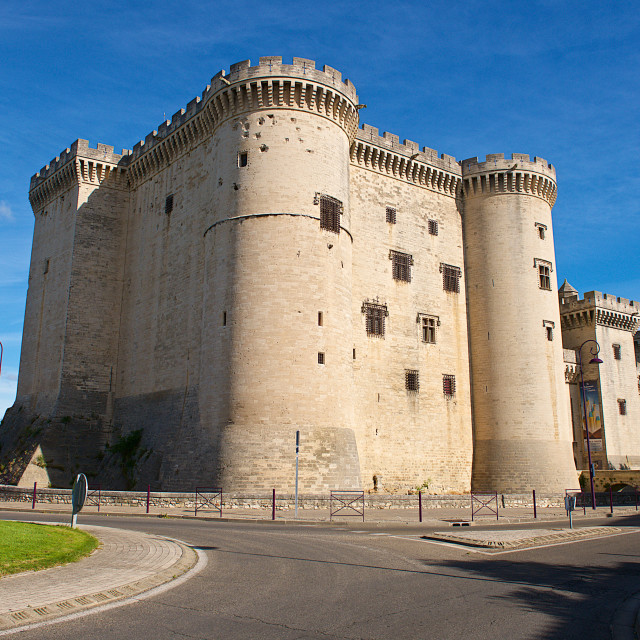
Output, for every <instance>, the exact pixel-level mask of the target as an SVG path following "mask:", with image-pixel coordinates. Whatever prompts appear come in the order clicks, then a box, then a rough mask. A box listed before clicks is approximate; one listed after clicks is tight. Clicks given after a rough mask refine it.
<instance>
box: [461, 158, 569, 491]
mask: <svg viewBox="0 0 640 640" xmlns="http://www.w3.org/2000/svg"><path fill="white" fill-rule="evenodd" d="M460 164H461V166H462V176H463V209H464V213H463V233H464V249H465V270H466V277H467V297H468V318H469V321H468V322H469V344H470V364H471V378H472V408H473V423H474V455H473V472H472V487H473V489H474V490H478V491H482V490H492V491H499V492H520V491H529V490H531V489H536V490H538V491H540V492H547V491H562V490H563V489H567V488H572V487H575V486H576V483H577V477H576V470H575V466H574V462H573V454H572V441H573V436H572V429H571V420H570V410H569V400H568V392H567V389H566V384H565V379H564V364H563V351H562V337H561V334H560V314H559V309H558V293H557V282H556V263H555V252H554V245H553V231H552V224H551V208H552V207H553V204H554V202H555V199H556V193H557V186H556V179H555V169H554V168H553V167H552V166H551V165H549V164H547V162H545V161H544V160H542V159H541V158H534V159H533V161H530V159H529V156H528V155H524V154H513V156H512V158H511V159H508V158H504V155H503V154H495V155H488V156H487V159H486V162H478V160H477V158H472V159H470V160H464V161H463V162H461V163H460Z"/></svg>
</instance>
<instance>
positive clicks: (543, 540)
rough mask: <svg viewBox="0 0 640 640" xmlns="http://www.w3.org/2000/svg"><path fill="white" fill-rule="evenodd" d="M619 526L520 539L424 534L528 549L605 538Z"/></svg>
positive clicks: (474, 544)
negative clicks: (488, 538)
mask: <svg viewBox="0 0 640 640" xmlns="http://www.w3.org/2000/svg"><path fill="white" fill-rule="evenodd" d="M622 532H623V531H622V529H620V528H619V527H584V528H581V529H569V530H564V531H558V532H556V533H551V534H546V535H542V536H535V535H534V536H532V537H530V538H522V539H520V540H478V539H473V538H465V537H462V536H457V535H455V534H448V533H440V532H436V533H432V534H429V535H426V536H422V539H424V540H438V541H442V542H451V543H453V544H459V545H462V546H465V547H481V548H483V549H493V550H506V549H528V548H531V547H539V546H543V545H547V544H554V543H558V542H571V541H573V540H580V539H585V538H587V539H588V538H604V537H606V536H610V535H615V534H618V533H622Z"/></svg>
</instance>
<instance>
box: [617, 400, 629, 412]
mask: <svg viewBox="0 0 640 640" xmlns="http://www.w3.org/2000/svg"><path fill="white" fill-rule="evenodd" d="M618 412H619V413H620V415H621V416H626V415H627V401H626V400H622V399H619V400H618Z"/></svg>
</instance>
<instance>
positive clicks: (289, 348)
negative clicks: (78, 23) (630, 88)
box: [0, 57, 575, 492]
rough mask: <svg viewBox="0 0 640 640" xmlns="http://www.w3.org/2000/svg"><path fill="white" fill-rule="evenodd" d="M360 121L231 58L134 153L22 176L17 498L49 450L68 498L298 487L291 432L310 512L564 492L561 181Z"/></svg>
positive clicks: (337, 96)
mask: <svg viewBox="0 0 640 640" xmlns="http://www.w3.org/2000/svg"><path fill="white" fill-rule="evenodd" d="M359 107H360V105H359V102H358V97H357V95H356V92H355V88H354V86H353V84H352V83H351V82H349V81H348V80H347V81H343V80H342V77H341V74H340V72H338V71H336V70H335V69H332V68H330V67H327V66H325V67H324V68H323V69H322V70H319V69H316V68H315V63H314V62H313V61H311V60H306V59H302V58H294V59H293V64H291V65H287V64H282V59H281V58H279V57H266V58H261V59H260V63H259V64H258V65H256V66H253V67H252V66H251V65H250V63H249V61H245V62H241V63H238V64H235V65H232V66H231V70H230V73H229V74H228V75H227V74H225V73H224V72H220V73H219V74H217V75H216V76H215V77H214V78H213V79H212V81H211V85H210V86H208V87H207V88H206V89H205V91H204V92H203V94H202V97H201V98H196V99H194V100H192V101H191V102H190V103H189V104H188V105H187V108H186V110H185V109H183V110H181V111H179V112H178V113H176V114H174V116H173V117H172V119H171V120H170V121H167V122H164V123H162V125H160V127H158V129H157V131H154V132H152V133H151V134H149V135H148V136H147V137H146V138H145V140H144V142H141V143H139V144H137V145H135V147H134V148H133V150H132V151H128V150H124V151H123V153H122V154H115V153H114V152H113V148H112V147H108V146H106V145H102V144H99V145H97V148H96V149H92V148H90V147H89V145H88V143H87V142H86V141H83V140H78V141H76V142H75V143H74V144H73V145H72V146H71V147H70V148H69V149H67V150H66V151H65V152H63V153H62V154H61V155H60V156H59V157H58V158H56V159H55V160H54V161H53V162H52V163H51V164H50V165H48V166H47V167H45V168H43V169H42V170H41V171H40V172H39V173H38V174H36V175H35V176H34V177H33V179H32V182H31V190H30V200H31V203H32V206H33V209H34V213H35V216H36V227H35V233H34V245H33V253H32V261H31V270H30V276H29V292H28V298H27V310H26V315H25V329H24V339H23V351H22V356H21V365H20V367H21V368H20V377H19V383H18V395H17V399H16V404H15V405H14V407H12V408H11V409H10V410H9V411H8V412H7V415H6V417H5V421H4V425H3V429H2V430H1V431H0V439H1V440H2V441H3V443H4V445H5V446H4V447H3V450H2V452H0V453H2V454H4V452H5V451H15V450H18V449H24V450H25V451H26V452H27V455H26V457H23V461H22V462H23V464H22V466H20V464H19V463H15V464H14V465H13V466H12V467H11V468H10V470H9V473H8V474H5V475H6V479H9V480H14V481H15V480H17V479H18V478H19V476H20V475H21V474H22V473H23V471H24V465H25V464H26V463H27V462H28V459H29V456H32V457H33V456H35V455H36V453H38V455H40V452H41V455H42V456H43V457H44V459H45V460H46V461H47V463H48V469H47V472H48V474H49V477H50V479H51V481H52V482H54V483H58V484H59V483H61V482H64V480H65V479H67V476H69V475H70V474H71V473H73V472H74V471H75V470H76V469H77V468H83V469H89V470H90V473H92V474H93V476H94V477H95V478H97V479H100V480H101V481H102V482H103V484H105V483H107V482H110V483H111V484H112V485H117V484H118V483H122V482H124V481H125V480H126V484H127V485H128V486H136V484H137V485H146V484H147V483H150V484H152V486H153V487H154V488H165V489H190V488H192V487H193V486H195V485H207V486H213V485H220V486H223V487H224V488H225V490H230V491H257V492H260V491H265V490H267V489H270V488H271V487H273V486H275V487H278V488H280V489H282V490H290V489H291V487H292V482H293V466H294V456H293V455H292V451H294V447H293V444H292V443H293V442H294V438H295V432H296V430H300V432H301V440H302V447H301V488H302V489H303V490H305V491H308V492H320V491H325V490H327V489H329V488H364V489H377V490H402V489H406V488H411V487H414V486H416V485H423V484H425V483H426V484H429V486H430V488H432V489H434V490H438V491H460V492H463V491H468V490H469V488H470V486H471V484H472V483H473V486H474V487H475V488H477V489H495V490H500V491H518V490H524V489H529V488H532V487H533V488H538V489H539V490H541V491H544V490H552V489H553V490H560V489H564V488H565V486H572V485H573V484H575V470H573V469H572V468H571V466H572V464H573V462H572V453H571V427H570V421H569V416H568V406H569V405H568V396H566V393H567V392H566V390H565V389H564V382H563V375H562V366H563V364H562V348H561V341H560V340H559V339H558V340H556V341H553V340H550V339H549V336H550V334H549V331H551V332H553V330H554V328H556V327H557V328H558V329H559V314H558V307H557V293H554V292H555V291H557V287H556V282H555V273H554V272H553V264H554V250H553V236H552V231H551V207H552V206H553V202H554V200H555V193H556V185H555V172H554V171H553V169H552V168H551V167H550V166H549V165H547V164H546V163H545V162H544V161H542V160H540V159H534V161H533V162H531V161H529V158H528V156H520V155H514V156H513V159H512V160H505V159H504V158H503V157H502V156H488V157H487V162H486V163H478V162H477V161H476V160H475V159H473V160H469V161H464V162H463V163H461V164H459V163H457V162H456V161H455V159H454V158H452V157H451V156H447V155H445V154H442V155H438V154H437V152H436V151H434V150H433V149H429V148H427V147H424V148H422V150H420V148H419V146H418V145H417V144H416V143H413V142H411V141H407V140H405V141H404V142H403V143H400V141H399V138H398V137H397V136H395V135H392V134H388V133H385V134H384V135H383V136H379V135H378V130H377V129H374V128H373V127H369V126H367V125H363V126H362V128H361V129H359V128H358V111H359ZM461 165H462V166H461ZM463 231H464V233H463ZM465 291H466V294H467V297H468V301H467V299H466V298H465ZM523 301H525V305H523V304H522V302H523ZM554 301H555V303H556V304H555V308H554V306H553V303H554ZM554 309H555V310H554ZM470 364H471V366H470ZM470 372H471V376H470ZM514 380H517V384H514ZM472 406H473V413H474V429H475V433H473V432H472V416H471V408H472ZM472 458H473V462H472ZM472 469H473V481H472ZM572 474H573V476H572Z"/></svg>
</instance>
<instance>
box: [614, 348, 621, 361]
mask: <svg viewBox="0 0 640 640" xmlns="http://www.w3.org/2000/svg"><path fill="white" fill-rule="evenodd" d="M612 346H613V359H614V360H622V350H621V349H620V345H619V344H614V345H612Z"/></svg>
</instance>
